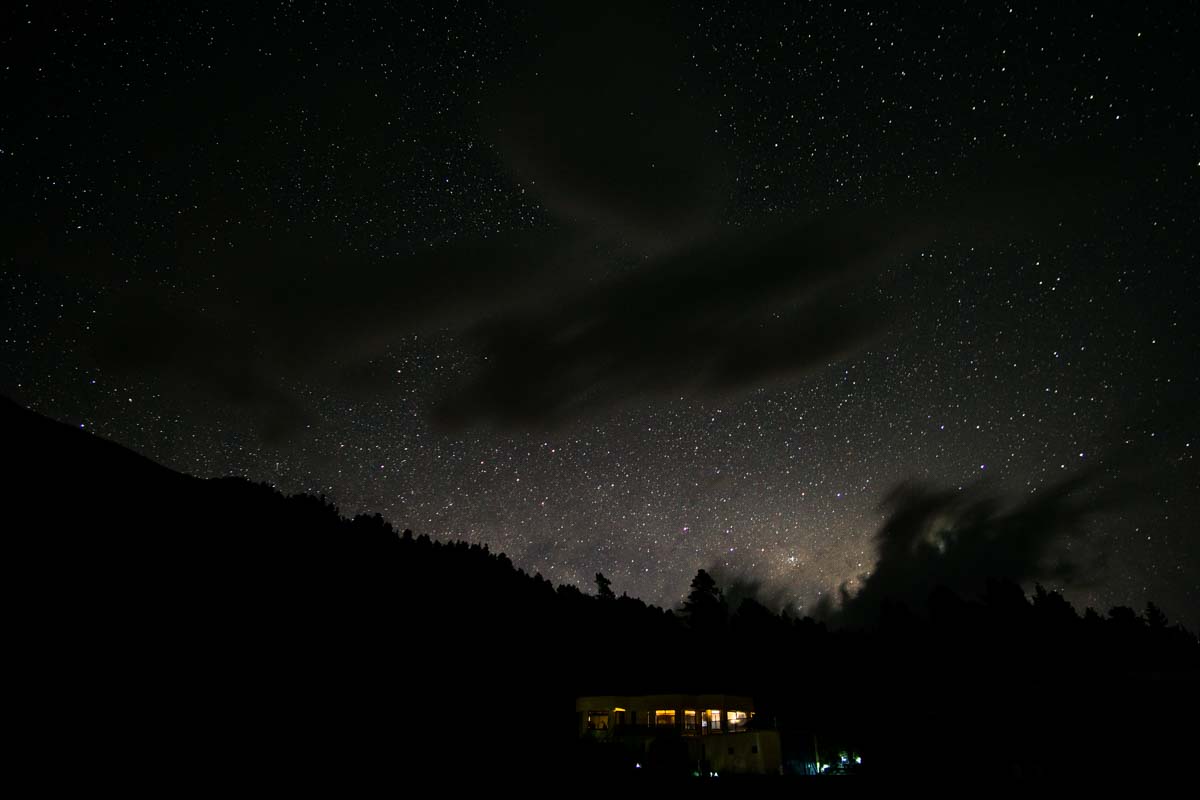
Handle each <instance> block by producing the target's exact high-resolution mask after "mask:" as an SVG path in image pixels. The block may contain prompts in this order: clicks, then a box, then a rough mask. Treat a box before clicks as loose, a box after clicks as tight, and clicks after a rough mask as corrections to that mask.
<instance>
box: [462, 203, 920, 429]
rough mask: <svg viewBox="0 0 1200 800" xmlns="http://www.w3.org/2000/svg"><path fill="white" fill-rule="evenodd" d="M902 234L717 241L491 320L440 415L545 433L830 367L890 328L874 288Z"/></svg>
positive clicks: (823, 227) (812, 230) (833, 231)
mask: <svg viewBox="0 0 1200 800" xmlns="http://www.w3.org/2000/svg"><path fill="white" fill-rule="evenodd" d="M897 223H898V220H896V219H888V218H880V217H879V216H877V215H874V214H857V215H847V216H844V217H842V218H829V219H823V220H818V221H814V222H812V223H810V224H808V225H801V226H791V225H779V226H775V227H761V228H755V229H751V230H742V231H737V232H734V233H729V234H726V235H724V236H715V237H712V238H711V239H709V240H707V241H703V242H700V243H698V244H695V245H693V246H692V247H689V248H686V249H684V250H681V251H679V252H677V253H673V254H671V255H668V256H665V257H662V258H659V259H656V260H651V261H648V262H645V263H644V264H643V265H641V266H640V267H639V268H637V269H636V270H634V271H631V272H629V273H628V274H626V275H624V276H622V277H618V278H615V279H613V280H610V281H607V282H603V283H599V284H597V285H595V286H592V287H590V288H588V290H587V291H584V292H582V293H576V294H574V295H571V296H566V297H562V298H560V299H558V300H557V301H556V302H555V303H552V304H547V305H542V306H534V307H530V308H528V309H527V310H526V311H524V312H523V313H516V314H511V315H506V316H501V317H497V318H494V319H492V320H489V321H488V322H487V323H486V324H482V325H479V326H477V327H475V328H474V329H473V330H472V332H471V336H472V338H473V340H474V341H475V342H476V343H477V344H478V346H479V349H480V352H481V353H482V354H483V355H484V356H485V359H484V361H483V364H482V367H481V369H479V370H478V371H477V372H476V373H475V374H473V375H471V376H469V377H468V378H467V379H466V380H465V381H463V382H462V384H461V385H459V386H458V387H457V389H456V391H454V393H453V394H452V395H451V396H450V397H448V398H447V399H446V400H445V402H444V403H443V404H442V406H441V407H440V412H441V414H442V416H443V418H444V419H447V420H450V421H454V422H463V421H469V420H473V419H478V418H484V419H489V420H492V421H494V422H498V423H500V424H514V423H515V424H520V423H529V422H540V423H545V422H551V423H552V422H555V421H561V420H564V419H567V418H570V417H574V416H578V415H579V414H581V413H584V412H587V411H591V410H594V409H597V408H608V407H612V406H617V405H620V404H621V403H623V402H626V401H629V400H631V399H634V398H644V397H646V396H653V395H666V394H674V395H678V394H679V393H681V392H687V393H694V394H700V395H705V396H710V395H714V394H717V395H719V394H722V393H728V392H730V391H736V390H739V389H742V388H745V387H753V386H760V385H763V384H764V383H766V382H768V381H770V380H773V379H775V378H777V377H780V376H785V375H788V374H791V373H794V372H795V371H797V370H802V369H804V368H806V367H808V366H811V365H812V364H815V363H819V362H823V361H825V360H827V359H830V358H834V357H836V356H838V355H840V354H842V353H844V352H845V351H847V350H848V349H850V348H852V347H854V346H855V345H857V344H858V343H860V342H861V341H863V340H864V339H865V338H866V337H868V336H870V335H872V334H873V333H874V332H876V331H877V330H878V329H879V328H880V327H881V326H882V325H883V324H884V323H885V322H886V320H887V309H886V308H885V307H884V305H883V304H882V303H881V302H880V300H879V298H878V295H877V294H876V293H874V292H872V291H871V279H872V277H873V276H874V274H875V272H876V270H877V269H878V268H879V267H880V266H882V265H885V264H887V263H890V262H891V261H892V260H894V259H895V258H898V257H899V256H900V255H901V253H902V252H903V250H904V249H905V246H906V245H907V239H908V235H907V232H906V231H905V228H906V227H907V224H905V223H901V224H899V225H898V224H897Z"/></svg>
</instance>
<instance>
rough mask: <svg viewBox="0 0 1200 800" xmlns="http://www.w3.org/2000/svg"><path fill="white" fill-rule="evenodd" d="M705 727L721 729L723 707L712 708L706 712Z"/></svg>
mask: <svg viewBox="0 0 1200 800" xmlns="http://www.w3.org/2000/svg"><path fill="white" fill-rule="evenodd" d="M704 727H706V728H708V729H709V730H714V731H719V730H721V709H719V708H710V709H708V710H707V711H705V712H704Z"/></svg>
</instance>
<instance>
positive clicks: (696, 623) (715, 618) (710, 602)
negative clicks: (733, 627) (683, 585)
mask: <svg viewBox="0 0 1200 800" xmlns="http://www.w3.org/2000/svg"><path fill="white" fill-rule="evenodd" d="M727 612H728V609H727V607H726V605H725V597H724V596H723V595H722V593H721V590H720V588H718V587H717V582H716V581H715V580H713V577H712V576H711V575H709V574H708V573H707V572H705V571H704V570H699V571H698V572H697V573H696V577H694V578H692V589H691V591H690V592H689V593H688V596H687V600H685V601H684V603H683V615H684V618H685V619H686V620H687V622H688V625H689V626H691V628H692V630H694V631H702V632H705V633H711V632H713V631H714V630H716V629H719V628H721V627H723V626H724V625H725V622H726V620H727V618H728V613H727Z"/></svg>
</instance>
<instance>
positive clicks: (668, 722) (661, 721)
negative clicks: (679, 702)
mask: <svg viewBox="0 0 1200 800" xmlns="http://www.w3.org/2000/svg"><path fill="white" fill-rule="evenodd" d="M654 724H655V725H662V726H664V727H672V728H673V727H675V711H674V710H670V711H663V710H658V711H655V712H654Z"/></svg>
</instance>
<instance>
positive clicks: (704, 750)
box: [575, 694, 782, 775]
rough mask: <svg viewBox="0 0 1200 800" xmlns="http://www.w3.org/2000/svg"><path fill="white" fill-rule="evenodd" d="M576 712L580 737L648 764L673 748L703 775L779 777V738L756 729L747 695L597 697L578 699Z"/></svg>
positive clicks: (753, 712) (772, 731) (768, 730)
mask: <svg viewBox="0 0 1200 800" xmlns="http://www.w3.org/2000/svg"><path fill="white" fill-rule="evenodd" d="M575 711H576V713H577V715H578V718H579V735H580V736H581V737H588V738H591V739H593V740H595V741H598V742H605V743H609V744H612V745H614V746H621V747H624V748H626V749H628V750H630V751H631V752H633V753H635V754H638V753H641V754H644V755H645V756H646V757H647V759H650V758H651V757H652V756H653V754H654V752H655V750H656V748H657V749H658V750H660V751H661V750H662V749H664V745H665V744H666V743H670V744H671V745H673V746H674V747H675V751H676V752H678V753H679V758H683V757H684V756H683V753H685V752H686V760H687V763H688V765H689V766H690V767H692V768H693V772H696V773H698V774H701V775H711V774H717V775H719V774H722V773H724V774H731V775H732V774H756V775H777V774H779V770H780V765H781V763H782V754H781V749H780V744H779V733H778V732H777V731H774V730H770V729H767V728H764V727H762V726H761V725H759V724H757V721H756V720H755V710H754V701H753V700H752V699H751V698H750V697H746V696H744V695H724V694H702V695H685V694H653V695H597V696H588V697H580V698H578V699H577V700H576V702H575ZM639 763H640V762H639Z"/></svg>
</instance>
